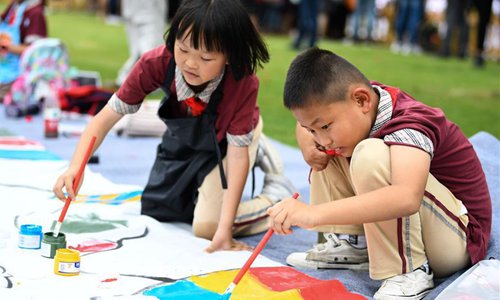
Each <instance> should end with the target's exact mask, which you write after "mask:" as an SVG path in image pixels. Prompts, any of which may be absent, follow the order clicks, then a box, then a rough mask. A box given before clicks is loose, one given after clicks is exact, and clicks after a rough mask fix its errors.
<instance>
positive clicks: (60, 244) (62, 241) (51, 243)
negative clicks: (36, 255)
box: [41, 232, 66, 258]
mask: <svg viewBox="0 0 500 300" xmlns="http://www.w3.org/2000/svg"><path fill="white" fill-rule="evenodd" d="M61 248H66V236H65V235H64V233H59V235H57V236H54V233H53V232H46V233H44V234H43V239H42V247H41V254H42V256H45V257H48V258H54V256H55V255H56V250H57V249H61Z"/></svg>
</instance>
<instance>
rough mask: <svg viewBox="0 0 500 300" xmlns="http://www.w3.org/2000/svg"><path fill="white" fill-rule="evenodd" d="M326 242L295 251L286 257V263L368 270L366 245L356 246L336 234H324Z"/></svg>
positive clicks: (303, 266) (295, 265) (299, 266)
mask: <svg viewBox="0 0 500 300" xmlns="http://www.w3.org/2000/svg"><path fill="white" fill-rule="evenodd" d="M324 236H325V238H326V242H325V243H322V244H317V245H315V246H314V247H313V248H312V249H310V250H308V251H307V252H295V253H292V254H290V255H288V257H287V258H286V263H287V264H289V265H291V266H294V267H297V268H307V269H353V270H368V251H367V249H366V247H355V246H354V245H353V244H351V243H350V242H349V241H346V240H344V239H342V240H339V238H338V237H337V235H336V234H334V233H328V234H324Z"/></svg>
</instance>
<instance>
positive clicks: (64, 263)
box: [54, 248, 80, 276]
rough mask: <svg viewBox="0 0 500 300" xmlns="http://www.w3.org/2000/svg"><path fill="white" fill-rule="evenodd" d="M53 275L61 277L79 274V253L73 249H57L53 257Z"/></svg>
mask: <svg viewBox="0 0 500 300" xmlns="http://www.w3.org/2000/svg"><path fill="white" fill-rule="evenodd" d="M54 273H56V274H57V275H62V276H76V275H79V274H80V252H79V251H78V250H73V249H66V248H64V249H57V250H56V255H55V256H54Z"/></svg>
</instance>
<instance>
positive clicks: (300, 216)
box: [267, 198, 315, 234]
mask: <svg viewBox="0 0 500 300" xmlns="http://www.w3.org/2000/svg"><path fill="white" fill-rule="evenodd" d="M314 210H315V209H314V206H310V205H307V204H305V203H303V202H301V201H300V200H296V199H294V198H286V199H283V200H282V201H280V202H278V203H277V204H275V205H274V206H273V207H271V208H269V209H268V210H267V213H268V214H269V216H270V217H271V228H273V229H274V232H276V233H278V234H291V233H292V232H293V230H292V228H291V227H292V226H299V227H302V228H312V227H314V226H315V225H314V214H315V212H314Z"/></svg>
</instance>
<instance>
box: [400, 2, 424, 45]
mask: <svg viewBox="0 0 500 300" xmlns="http://www.w3.org/2000/svg"><path fill="white" fill-rule="evenodd" d="M423 10H424V3H423V0H398V14H397V19H396V35H397V39H398V42H402V41H403V38H404V37H405V34H407V35H408V41H409V42H410V44H412V45H414V44H417V42H418V30H419V28H420V24H421V22H422V16H423Z"/></svg>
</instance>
